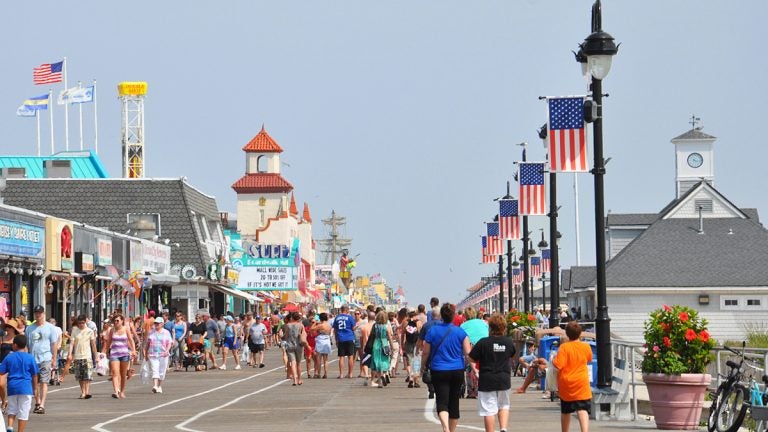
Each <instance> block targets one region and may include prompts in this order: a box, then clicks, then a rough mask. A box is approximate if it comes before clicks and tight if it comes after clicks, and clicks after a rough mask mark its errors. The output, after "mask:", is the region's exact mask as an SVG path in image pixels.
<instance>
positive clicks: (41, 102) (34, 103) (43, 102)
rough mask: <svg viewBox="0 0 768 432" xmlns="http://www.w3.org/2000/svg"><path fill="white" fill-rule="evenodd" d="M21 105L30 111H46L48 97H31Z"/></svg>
mask: <svg viewBox="0 0 768 432" xmlns="http://www.w3.org/2000/svg"><path fill="white" fill-rule="evenodd" d="M23 105H24V106H25V107H27V108H29V109H31V110H35V111H37V110H44V109H48V95H47V94H44V95H40V96H35V97H31V98H29V99H27V100H25V101H24V103H23Z"/></svg>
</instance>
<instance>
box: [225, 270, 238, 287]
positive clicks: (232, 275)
mask: <svg viewBox="0 0 768 432" xmlns="http://www.w3.org/2000/svg"><path fill="white" fill-rule="evenodd" d="M239 281H240V272H238V271H237V270H235V269H233V268H231V267H227V283H229V284H235V285H237V283H238V282H239Z"/></svg>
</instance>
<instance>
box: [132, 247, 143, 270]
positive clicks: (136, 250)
mask: <svg viewBox="0 0 768 432" xmlns="http://www.w3.org/2000/svg"><path fill="white" fill-rule="evenodd" d="M130 248H131V251H130V257H131V263H130V269H131V273H133V272H139V271H142V270H144V247H143V245H142V244H141V243H139V242H133V241H132V242H131V243H130Z"/></svg>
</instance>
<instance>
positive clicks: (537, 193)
mask: <svg viewBox="0 0 768 432" xmlns="http://www.w3.org/2000/svg"><path fill="white" fill-rule="evenodd" d="M518 178H519V179H520V208H519V210H520V214H521V215H534V216H543V215H545V214H546V211H545V210H544V203H545V201H546V200H545V194H544V164H543V163H541V162H520V174H519V176H518Z"/></svg>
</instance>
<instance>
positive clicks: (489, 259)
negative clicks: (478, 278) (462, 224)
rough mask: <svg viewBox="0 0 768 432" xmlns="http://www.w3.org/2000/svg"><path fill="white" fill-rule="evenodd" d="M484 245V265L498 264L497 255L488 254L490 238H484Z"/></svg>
mask: <svg viewBox="0 0 768 432" xmlns="http://www.w3.org/2000/svg"><path fill="white" fill-rule="evenodd" d="M481 239H482V244H483V264H493V263H495V262H496V255H489V254H488V237H487V236H482V237H481Z"/></svg>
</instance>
